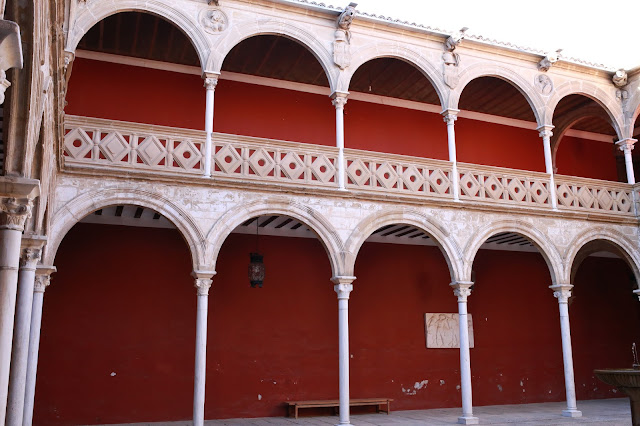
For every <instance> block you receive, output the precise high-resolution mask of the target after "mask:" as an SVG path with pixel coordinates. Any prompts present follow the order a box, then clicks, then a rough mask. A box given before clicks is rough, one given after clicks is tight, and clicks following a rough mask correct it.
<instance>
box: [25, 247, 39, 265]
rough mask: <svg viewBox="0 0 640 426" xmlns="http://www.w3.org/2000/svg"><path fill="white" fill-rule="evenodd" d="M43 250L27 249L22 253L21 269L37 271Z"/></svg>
mask: <svg viewBox="0 0 640 426" xmlns="http://www.w3.org/2000/svg"><path fill="white" fill-rule="evenodd" d="M41 256H42V249H41V248H35V247H26V248H23V249H22V250H21V251H20V269H35V268H36V264H37V263H38V262H39V261H40V257H41Z"/></svg>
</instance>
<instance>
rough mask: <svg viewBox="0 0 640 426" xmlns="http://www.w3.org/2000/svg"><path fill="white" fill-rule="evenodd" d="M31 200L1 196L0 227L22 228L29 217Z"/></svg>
mask: <svg viewBox="0 0 640 426" xmlns="http://www.w3.org/2000/svg"><path fill="white" fill-rule="evenodd" d="M32 206H33V201H32V200H30V199H27V198H11V197H2V198H1V199H0V229H13V230H16V231H23V230H24V223H25V221H26V220H27V219H28V218H30V217H31V207H32Z"/></svg>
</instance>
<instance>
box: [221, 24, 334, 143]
mask: <svg viewBox="0 0 640 426" xmlns="http://www.w3.org/2000/svg"><path fill="white" fill-rule="evenodd" d="M221 80H222V81H221V82H219V83H218V85H217V87H216V113H215V119H214V121H215V122H214V129H215V130H216V131H217V132H223V133H232V134H238V135H245V136H255V137H263V138H271V139H280V140H286V141H294V142H305V143H313V144H318V145H329V146H335V130H334V128H333V126H331V125H327V123H333V121H334V115H335V112H334V110H333V107H332V106H331V102H330V99H329V98H328V95H329V94H330V90H329V81H328V79H327V75H326V73H325V70H324V69H323V67H322V65H321V64H320V62H319V61H318V59H317V58H316V57H315V56H314V55H313V54H312V53H311V51H310V50H309V49H308V48H307V47H305V46H304V45H303V44H301V43H299V42H297V41H294V40H292V39H290V38H288V37H285V36H280V35H257V36H253V37H250V38H247V39H245V40H243V41H242V42H240V43H238V44H237V45H236V46H234V47H233V48H232V49H231V51H229V53H228V54H227V56H226V57H225V59H224V62H223V64H222V74H221Z"/></svg>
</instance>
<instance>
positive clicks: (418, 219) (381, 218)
mask: <svg viewBox="0 0 640 426" xmlns="http://www.w3.org/2000/svg"><path fill="white" fill-rule="evenodd" d="M391 224H404V225H411V226H415V227H416V228H418V229H421V230H422V231H424V232H426V233H427V234H428V235H429V237H431V238H433V240H434V241H435V242H436V243H437V245H438V247H439V248H440V251H442V254H443V256H444V258H445V260H446V262H447V265H448V266H449V273H450V275H451V280H452V281H457V280H458V279H460V278H459V277H461V276H462V273H463V268H462V251H461V250H460V248H459V246H458V244H457V243H456V241H455V240H454V239H453V238H452V237H451V235H450V234H449V232H448V231H447V228H446V227H445V226H444V225H443V224H441V223H440V222H439V221H438V220H437V219H436V218H434V217H430V216H427V215H425V214H424V213H422V212H419V211H417V210H413V209H403V208H388V209H385V210H382V211H381V212H377V213H373V214H371V215H369V216H367V217H366V218H365V219H364V220H362V221H361V222H360V223H358V224H357V226H356V227H355V228H354V230H353V231H352V233H351V235H350V236H349V238H348V240H347V243H346V244H345V248H346V251H345V271H346V272H347V273H348V275H353V271H354V269H355V261H356V257H357V256H358V252H359V251H360V248H361V247H362V245H363V244H364V242H365V241H366V239H367V238H369V237H370V236H371V234H373V232H374V231H376V230H377V229H379V228H381V227H383V226H386V225H391Z"/></svg>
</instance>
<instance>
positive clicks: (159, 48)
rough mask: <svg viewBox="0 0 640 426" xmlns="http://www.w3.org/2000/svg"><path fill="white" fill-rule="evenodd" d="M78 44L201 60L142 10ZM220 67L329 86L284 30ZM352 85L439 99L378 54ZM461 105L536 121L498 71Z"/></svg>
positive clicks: (588, 125) (600, 125)
mask: <svg viewBox="0 0 640 426" xmlns="http://www.w3.org/2000/svg"><path fill="white" fill-rule="evenodd" d="M78 48H79V49H83V50H90V51H97V52H105V53H111V54H115V55H124V56H132V57H136V58H143V59H152V60H156V61H163V62H171V63H176V64H183V65H192V66H200V63H199V59H198V56H197V54H196V51H195V49H194V48H193V46H192V45H191V42H190V41H189V39H188V38H187V37H186V36H185V35H184V34H183V33H182V32H181V30H179V29H178V28H177V27H175V26H174V25H173V24H171V23H169V22H167V21H165V20H163V19H162V18H159V17H157V16H155V15H151V14H146V13H140V12H123V13H118V14H115V15H112V16H110V17H108V18H106V19H104V20H103V21H101V22H100V23H98V24H97V25H95V26H94V27H93V28H91V29H90V30H89V32H88V33H87V34H86V35H85V36H84V38H83V39H82V40H81V42H80V44H79V45H78ZM222 69H223V71H233V72H237V73H244V74H251V75H258V76H262V77H268V78H275V79H280V80H287V81H294V82H300V83H307V84H312V85H317V86H325V87H328V86H329V82H328V80H327V76H326V74H325V72H324V70H323V68H322V67H321V65H320V63H319V62H318V61H317V59H316V58H315V57H314V56H313V54H312V53H311V52H310V51H309V50H308V49H306V48H305V47H304V46H302V45H301V44H299V43H297V42H295V41H293V40H290V39H288V38H286V37H281V36H273V35H264V36H256V37H252V38H249V39H247V40H244V41H243V42H241V43H240V44H238V45H237V46H235V47H234V48H233V49H232V50H231V51H230V52H229V54H228V55H227V57H226V59H225V61H224V64H223V68H222ZM350 91H354V92H363V93H371V94H376V95H381V96H389V97H394V98H399V99H406V100H411V101H416V102H424V103H427V104H434V105H438V104H439V103H440V102H439V99H438V96H437V94H436V92H435V90H434V88H433V85H432V84H431V83H430V81H429V80H428V79H427V78H426V77H425V76H424V75H423V74H422V73H421V72H420V71H419V70H418V69H417V68H415V67H414V66H413V65H411V64H409V63H406V62H403V61H401V60H398V59H392V58H380V59H375V60H372V61H369V62H368V63H365V64H364V65H362V66H361V67H360V68H359V69H358V70H357V71H356V72H355V74H354V76H353V78H352V81H351V84H350ZM593 104H595V102H594V101H593V100H591V99H589V98H587V97H585V96H581V95H571V96H568V97H566V98H564V99H562V101H560V103H559V104H558V107H557V109H556V113H555V118H558V117H561V116H562V115H564V114H568V113H570V112H572V111H575V110H577V109H586V108H587V107H589V106H590V105H593ZM596 105H597V104H596ZM460 109H463V110H469V111H476V112H482V113H486V114H492V115H498V116H502V117H509V118H514V119H518V120H524V121H529V122H535V117H534V114H533V112H532V109H531V107H530V106H529V104H528V102H527V100H526V99H525V97H524V96H523V95H522V94H521V93H520V92H519V91H518V90H517V89H516V88H515V87H514V86H513V85H512V84H510V83H508V82H507V81H504V80H501V79H499V78H494V77H482V78H479V79H476V80H474V81H472V82H471V83H469V84H468V85H467V87H466V88H465V89H464V91H463V93H462V96H461V99H460ZM600 109H602V108H600ZM573 128H575V129H579V130H585V131H589V132H594V133H600V134H606V135H612V136H613V135H615V131H614V129H613V127H612V126H611V125H610V124H609V118H608V116H607V115H606V113H605V112H604V110H602V114H601V115H599V116H596V117H593V116H586V117H585V118H584V119H583V120H581V121H580V122H578V123H576V124H575V125H574V126H573Z"/></svg>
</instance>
